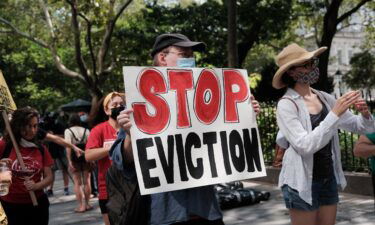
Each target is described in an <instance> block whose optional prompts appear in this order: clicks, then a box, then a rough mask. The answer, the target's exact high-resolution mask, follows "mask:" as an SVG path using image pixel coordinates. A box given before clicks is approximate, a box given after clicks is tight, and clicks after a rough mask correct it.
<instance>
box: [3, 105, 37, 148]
mask: <svg viewBox="0 0 375 225" xmlns="http://www.w3.org/2000/svg"><path fill="white" fill-rule="evenodd" d="M34 117H36V118H37V119H38V121H39V113H38V111H37V110H36V109H34V108H31V107H30V106H27V107H24V108H20V109H17V110H15V111H14V112H13V113H12V120H11V121H10V127H11V128H12V132H13V134H14V137H15V139H16V142H17V143H20V140H21V138H22V135H21V133H22V131H23V130H24V129H25V127H26V126H27V125H28V124H29V122H30V121H31V119H33V118H34ZM4 139H5V141H6V142H7V143H10V142H11V139H10V135H9V133H8V131H6V132H5V136H4ZM32 142H34V143H36V144H37V143H39V141H38V140H37V135H35V137H34V139H33V140H32Z"/></svg>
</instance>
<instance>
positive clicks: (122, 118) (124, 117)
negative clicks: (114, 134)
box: [117, 109, 133, 133]
mask: <svg viewBox="0 0 375 225" xmlns="http://www.w3.org/2000/svg"><path fill="white" fill-rule="evenodd" d="M131 113H133V109H125V110H123V111H121V112H120V114H119V115H118V116H117V123H118V124H119V125H120V127H121V128H122V129H124V130H125V132H126V133H129V130H130V128H131V127H132V123H131V121H130V114H131Z"/></svg>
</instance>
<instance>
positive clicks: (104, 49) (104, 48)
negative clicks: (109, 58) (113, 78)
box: [97, 0, 133, 74]
mask: <svg viewBox="0 0 375 225" xmlns="http://www.w3.org/2000/svg"><path fill="white" fill-rule="evenodd" d="M132 1H133V0H127V1H126V2H124V3H123V4H122V5H121V6H120V7H119V9H118V10H117V12H116V14H115V16H114V17H113V18H112V19H109V20H108V23H107V26H106V31H105V34H104V37H103V41H102V45H101V47H100V49H99V53H98V60H97V62H98V74H101V73H102V72H103V65H104V60H105V57H106V55H107V53H108V50H109V45H110V41H111V38H112V33H113V29H114V27H115V24H116V22H117V19H118V18H119V17H120V15H121V14H122V12H123V11H124V10H125V9H126V8H127V7H128V6H129V4H130V3H131V2H132ZM110 4H112V7H113V4H114V1H113V0H112V1H110ZM112 7H111V8H112Z"/></svg>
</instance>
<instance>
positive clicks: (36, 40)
mask: <svg viewBox="0 0 375 225" xmlns="http://www.w3.org/2000/svg"><path fill="white" fill-rule="evenodd" d="M0 22H1V23H3V24H5V25H7V26H8V27H10V29H12V32H13V33H15V34H17V35H19V36H21V37H23V38H26V39H27V40H29V41H32V42H34V43H35V44H37V45H39V46H41V47H43V48H49V46H48V44H46V43H44V42H43V41H41V40H38V39H36V38H34V37H32V36H30V35H28V34H26V33H24V32H22V31H20V30H19V29H18V28H16V27H15V26H14V25H13V24H12V23H11V22H9V21H8V20H6V19H4V18H2V17H0Z"/></svg>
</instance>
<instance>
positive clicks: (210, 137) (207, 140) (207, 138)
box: [203, 132, 217, 177]
mask: <svg viewBox="0 0 375 225" xmlns="http://www.w3.org/2000/svg"><path fill="white" fill-rule="evenodd" d="M215 143H217V138H216V132H209V133H203V144H205V145H207V150H208V159H209V160H210V166H211V175H212V177H217V170H216V162H215V155H214V146H213V145H214V144H215Z"/></svg>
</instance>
